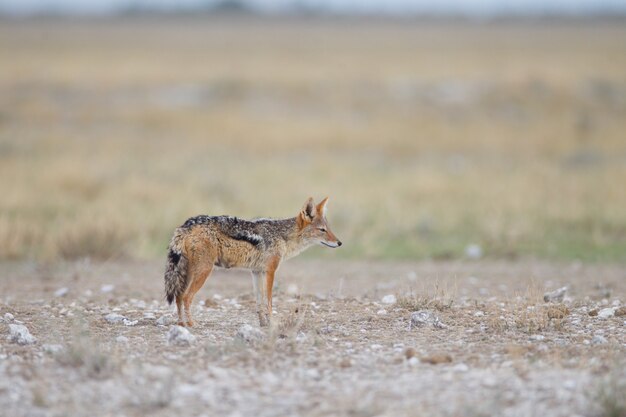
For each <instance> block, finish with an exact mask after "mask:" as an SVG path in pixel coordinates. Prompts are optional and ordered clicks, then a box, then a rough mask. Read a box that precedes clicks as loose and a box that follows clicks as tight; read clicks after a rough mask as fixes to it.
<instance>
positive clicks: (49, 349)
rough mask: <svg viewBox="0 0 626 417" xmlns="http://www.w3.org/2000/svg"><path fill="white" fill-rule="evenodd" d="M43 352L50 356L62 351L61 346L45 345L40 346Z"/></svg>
mask: <svg viewBox="0 0 626 417" xmlns="http://www.w3.org/2000/svg"><path fill="white" fill-rule="evenodd" d="M41 348H42V349H43V351H44V352H46V353H49V354H51V355H55V354H57V353H59V352H61V351H62V350H63V346H61V345H48V344H45V345H43V346H41Z"/></svg>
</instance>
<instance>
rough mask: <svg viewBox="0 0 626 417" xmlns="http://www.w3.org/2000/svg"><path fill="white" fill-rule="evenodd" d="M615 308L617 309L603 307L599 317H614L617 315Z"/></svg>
mask: <svg viewBox="0 0 626 417" xmlns="http://www.w3.org/2000/svg"><path fill="white" fill-rule="evenodd" d="M615 310H616V309H615V308H614V307H608V308H603V309H602V310H600V311H599V312H598V317H599V318H601V319H608V318H609V317H613V316H614V315H615Z"/></svg>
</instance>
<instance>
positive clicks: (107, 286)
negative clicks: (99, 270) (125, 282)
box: [100, 284, 115, 293]
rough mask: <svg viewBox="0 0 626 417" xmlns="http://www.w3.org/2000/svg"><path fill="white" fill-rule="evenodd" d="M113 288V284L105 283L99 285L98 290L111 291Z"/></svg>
mask: <svg viewBox="0 0 626 417" xmlns="http://www.w3.org/2000/svg"><path fill="white" fill-rule="evenodd" d="M114 289H115V285H113V284H105V285H103V286H102V287H100V292H103V293H107V292H112V291H113V290H114Z"/></svg>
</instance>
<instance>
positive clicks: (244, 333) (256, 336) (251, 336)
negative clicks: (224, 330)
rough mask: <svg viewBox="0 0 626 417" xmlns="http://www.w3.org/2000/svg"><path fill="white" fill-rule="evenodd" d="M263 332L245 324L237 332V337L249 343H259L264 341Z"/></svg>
mask: <svg viewBox="0 0 626 417" xmlns="http://www.w3.org/2000/svg"><path fill="white" fill-rule="evenodd" d="M263 336H264V334H263V332H262V331H261V330H259V329H257V328H256V327H252V326H250V325H249V324H244V325H242V326H241V327H239V329H238V330H237V337H238V338H239V339H241V340H243V341H245V342H247V343H253V342H257V341H259V340H261V339H263Z"/></svg>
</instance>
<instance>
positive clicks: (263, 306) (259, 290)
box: [252, 271, 270, 327]
mask: <svg viewBox="0 0 626 417" xmlns="http://www.w3.org/2000/svg"><path fill="white" fill-rule="evenodd" d="M264 277H265V271H252V286H253V288H254V296H255V299H256V312H257V314H258V316H259V325H260V326H261V327H267V326H268V325H269V322H270V321H269V315H268V311H267V292H266V287H265V285H263V284H264V283H263V278H264Z"/></svg>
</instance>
